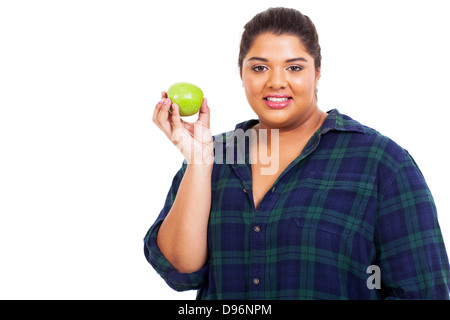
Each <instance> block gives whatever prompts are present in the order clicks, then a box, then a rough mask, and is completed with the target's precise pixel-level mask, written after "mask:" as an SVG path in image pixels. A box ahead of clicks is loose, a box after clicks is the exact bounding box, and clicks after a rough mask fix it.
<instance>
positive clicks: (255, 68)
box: [252, 66, 267, 72]
mask: <svg viewBox="0 0 450 320" xmlns="http://www.w3.org/2000/svg"><path fill="white" fill-rule="evenodd" d="M252 70H253V71H255V72H262V71H265V70H267V67H266V66H254V67H253V68H252Z"/></svg>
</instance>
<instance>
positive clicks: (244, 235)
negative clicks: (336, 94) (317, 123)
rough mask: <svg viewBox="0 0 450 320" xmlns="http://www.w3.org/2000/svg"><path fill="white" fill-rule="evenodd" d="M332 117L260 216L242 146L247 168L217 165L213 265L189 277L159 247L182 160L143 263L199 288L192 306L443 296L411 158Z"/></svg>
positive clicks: (445, 276) (437, 238)
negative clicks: (198, 303) (218, 301)
mask: <svg viewBox="0 0 450 320" xmlns="http://www.w3.org/2000/svg"><path fill="white" fill-rule="evenodd" d="M328 113H329V114H328V117H327V118H326V120H325V122H324V123H323V125H322V127H321V128H320V129H318V130H317V132H316V133H315V134H314V136H313V137H312V138H311V139H310V140H309V142H308V144H307V145H306V146H305V148H304V149H303V151H302V153H301V155H300V156H299V157H298V158H296V159H295V160H294V161H293V162H292V163H291V164H290V165H289V166H288V168H286V169H285V170H284V172H283V173H282V174H281V175H280V177H279V178H278V179H277V181H276V182H275V183H274V185H273V187H272V188H271V189H270V190H269V191H268V192H267V194H266V195H265V196H264V198H263V199H262V201H261V203H260V205H259V206H258V209H257V210H256V211H255V209H254V208H255V207H254V203H253V197H252V192H251V190H252V178H251V166H250V164H249V163H248V159H249V158H248V150H247V156H246V160H247V161H246V163H239V161H237V163H233V164H226V163H224V164H217V163H215V164H214V168H213V172H212V203H211V213H210V219H209V225H208V250H209V258H208V261H207V263H206V264H205V266H204V267H203V268H201V269H200V270H198V271H197V272H193V273H190V274H185V273H179V272H178V271H177V270H176V269H175V268H174V267H173V266H171V264H170V263H169V262H168V261H167V260H166V259H165V257H164V256H163V255H162V253H161V251H160V250H159V249H158V247H157V244H156V236H157V233H158V230H159V227H160V225H161V223H162V221H163V220H164V218H165V216H166V215H167V213H168V212H169V210H170V208H171V206H172V204H173V202H174V199H175V196H176V194H177V190H178V187H179V185H180V182H181V179H182V178H183V174H184V172H185V169H186V165H183V167H182V168H181V169H180V171H179V172H178V173H177V174H176V176H175V178H174V179H173V183H172V187H171V189H170V191H169V193H168V196H167V199H166V201H165V205H164V208H163V209H162V211H161V213H160V214H159V217H158V218H157V220H156V222H155V223H154V224H153V226H152V227H151V228H150V230H149V231H148V233H147V234H146V236H145V238H144V243H145V245H144V251H145V256H146V258H147V260H148V261H149V262H150V264H151V265H152V266H153V267H154V268H155V270H156V271H157V272H158V273H159V274H160V275H161V276H162V277H163V279H164V280H165V281H166V282H167V284H168V285H169V286H170V287H172V288H173V289H175V290H178V291H182V290H190V289H199V290H198V294H197V298H198V299H395V298H403V299H448V298H449V282H450V281H449V264H448V258H447V254H446V250H445V247H444V243H443V238H442V234H441V231H440V228H439V224H438V220H437V213H436V208H435V205H434V202H433V198H432V195H431V193H430V191H429V189H428V187H427V184H426V182H425V180H424V177H423V176H422V173H421V172H420V170H419V169H418V167H417V165H416V163H415V162H414V160H413V159H412V157H411V156H410V155H409V154H408V152H407V151H406V150H404V149H402V148H401V147H399V146H398V145H397V144H396V143H395V142H393V141H392V140H390V139H388V138H386V137H385V136H383V135H381V134H379V133H378V132H377V131H375V130H373V129H371V128H368V127H366V126H363V125H361V124H360V123H358V122H356V121H354V120H352V119H351V118H349V117H348V116H345V115H342V114H340V113H339V112H338V111H337V110H331V111H329V112H328ZM256 123H257V120H250V121H247V122H244V123H241V124H239V125H237V126H236V129H243V130H246V129H249V128H251V127H252V126H253V125H255V124H256ZM225 136H226V134H223V137H224V138H225ZM216 140H217V137H216ZM224 140H225V139H224ZM216 148H217V146H216ZM234 148H237V146H236V145H235V146H234ZM224 154H225V152H224ZM372 272H373V274H372ZM377 277H378V278H377ZM377 279H378V280H379V283H378V284H377V283H376V282H377Z"/></svg>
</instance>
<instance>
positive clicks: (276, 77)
mask: <svg viewBox="0 0 450 320" xmlns="http://www.w3.org/2000/svg"><path fill="white" fill-rule="evenodd" d="M283 71H284V70H282V69H281V70H280V69H272V70H271V72H270V73H269V78H268V80H267V86H268V87H269V88H270V89H274V90H278V89H284V88H286V87H287V79H286V75H285V74H284V72H283Z"/></svg>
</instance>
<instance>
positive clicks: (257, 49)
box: [241, 33, 320, 129]
mask: <svg viewBox="0 0 450 320" xmlns="http://www.w3.org/2000/svg"><path fill="white" fill-rule="evenodd" d="M241 77H242V82H243V84H244V88H245V94H246V96H247V100H248V102H249V104H250V106H251V107H252V109H253V110H254V111H255V113H256V114H257V115H258V117H259V120H260V123H261V125H263V126H264V127H267V128H279V129H282V128H286V129H289V128H291V127H296V126H299V125H301V124H302V123H303V122H305V121H306V120H307V119H308V117H310V116H311V114H313V113H314V112H316V111H317V101H316V98H315V89H316V87H317V84H318V80H319V77H320V70H316V69H315V66H314V58H313V57H312V56H311V55H310V54H309V53H308V52H307V51H306V49H305V47H304V46H303V44H302V42H301V40H300V39H299V38H298V37H296V36H292V35H280V36H277V35H274V34H272V33H264V34H261V35H259V36H258V37H257V38H256V39H255V40H254V42H253V44H252V46H251V47H250V50H249V51H248V53H247V55H246V56H245V57H244V59H243V63H242V72H241Z"/></svg>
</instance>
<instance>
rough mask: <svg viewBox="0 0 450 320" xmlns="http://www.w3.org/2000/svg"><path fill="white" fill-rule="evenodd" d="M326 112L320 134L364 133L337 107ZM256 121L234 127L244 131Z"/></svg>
mask: <svg viewBox="0 0 450 320" xmlns="http://www.w3.org/2000/svg"><path fill="white" fill-rule="evenodd" d="M327 113H328V116H327V117H326V119H325V121H324V122H323V124H322V127H321V133H322V134H325V133H327V132H329V131H343V132H359V133H366V131H365V130H364V126H363V125H362V124H360V123H359V122H358V121H356V120H353V119H352V118H350V117H349V116H346V115H344V114H341V113H340V112H339V111H338V110H337V109H331V110H330V111H328V112H327ZM257 123H259V120H258V119H252V120H248V121H244V122H241V123H239V124H237V125H236V128H235V129H242V130H244V131H246V130H247V129H250V128H251V127H253V126H254V125H255V124H257Z"/></svg>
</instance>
